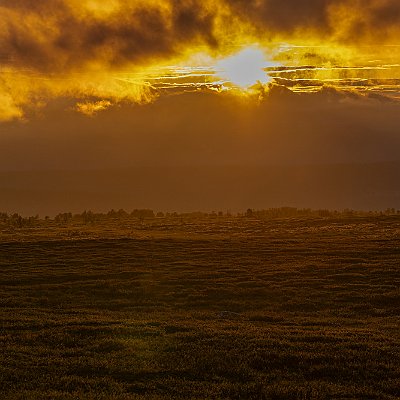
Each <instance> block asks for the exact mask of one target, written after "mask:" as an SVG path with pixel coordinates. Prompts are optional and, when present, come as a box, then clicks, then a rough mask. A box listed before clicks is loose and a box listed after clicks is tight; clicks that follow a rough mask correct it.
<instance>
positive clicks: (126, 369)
mask: <svg viewBox="0 0 400 400" xmlns="http://www.w3.org/2000/svg"><path fill="white" fill-rule="evenodd" d="M0 302H1V309H0V312H1V325H0V343H1V349H2V351H1V352H0V398H2V399H21V400H22V399H38V400H39V399H71V400H72V399H228V398H231V399H379V400H380V399H398V398H400V329H399V323H400V322H399V318H400V216H396V215H394V216H373V217H372V216H371V217H353V218H351V217H349V218H336V219H335V218H333V217H332V218H325V219H323V218H293V219H273V220H258V219H255V218H245V217H232V218H228V217H222V218H214V219H210V218H208V219H207V218H203V219H198V220H196V219H192V220H189V219H188V220H186V219H183V218H169V219H168V218H160V219H151V220H144V221H140V222H136V223H134V222H132V221H127V222H124V221H116V222H115V223H113V224H109V223H108V224H100V223H99V224H97V225H96V224H93V225H90V224H86V225H83V224H82V225H79V224H75V225H74V224H65V225H62V224H55V223H54V224H53V223H48V224H42V225H40V224H39V225H38V226H36V227H32V228H20V229H19V228H12V229H11V228H7V227H4V228H3V229H2V230H1V233H0Z"/></svg>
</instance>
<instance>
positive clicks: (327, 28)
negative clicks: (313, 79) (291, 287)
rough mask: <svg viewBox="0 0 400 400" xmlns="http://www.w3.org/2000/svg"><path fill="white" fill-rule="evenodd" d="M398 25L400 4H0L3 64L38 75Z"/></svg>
mask: <svg viewBox="0 0 400 400" xmlns="http://www.w3.org/2000/svg"><path fill="white" fill-rule="evenodd" d="M94 4H95V5H96V2H95V3H94ZM113 5H115V8H114V9H113V8H112V6H113ZM104 7H106V10H105V11H104V10H103V8H104ZM107 7H110V8H109V9H107ZM399 24H400V2H399V1H398V0H362V1H361V0H284V1H282V0H230V1H227V0H208V1H202V2H199V1H194V0H158V1H152V2H145V1H138V0H136V1H135V0H131V1H129V0H116V1H114V2H100V1H98V2H97V9H96V7H93V2H92V3H90V2H87V1H82V2H77V1H67V0H36V1H33V0H14V1H0V49H1V51H0V62H1V63H2V64H5V63H8V64H12V65H13V66H19V67H21V66H22V67H27V68H32V69H36V70H39V71H57V70H70V69H73V68H74V67H80V66H82V65H84V64H85V63H89V62H99V63H100V64H101V65H102V66H109V67H115V66H117V67H118V66H121V65H124V64H126V63H134V64H144V63H146V62H148V61H149V60H153V59H154V58H159V57H168V56H170V55H174V54H179V53H180V52H181V51H182V50H183V49H185V48H186V47H190V46H192V45H193V44H202V45H206V46H209V47H212V48H216V47H218V45H219V44H220V43H225V44H226V33H229V34H230V36H232V38H234V37H235V35H238V36H240V32H243V30H244V31H246V29H248V30H252V29H253V28H255V29H256V31H257V35H259V37H260V38H262V39H268V38H269V39H271V40H272V39H275V38H288V39H290V38H291V35H294V34H296V35H297V34H298V33H299V31H303V32H309V33H312V34H313V35H314V39H326V38H330V39H331V38H333V39H335V40H338V41H345V42H347V41H353V42H357V41H360V42H362V41H363V40H369V41H371V40H389V39H390V38H397V36H396V34H397V33H398V30H399ZM295 39H296V40H300V41H301V40H302V37H298V36H297V37H295Z"/></svg>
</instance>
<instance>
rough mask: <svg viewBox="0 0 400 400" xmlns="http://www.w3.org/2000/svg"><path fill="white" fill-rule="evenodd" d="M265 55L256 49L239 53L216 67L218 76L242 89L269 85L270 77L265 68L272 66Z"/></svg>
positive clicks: (247, 49) (246, 49)
mask: <svg viewBox="0 0 400 400" xmlns="http://www.w3.org/2000/svg"><path fill="white" fill-rule="evenodd" d="M271 65H272V64H271V63H268V62H267V60H266V58H265V55H264V53H263V52H262V51H261V50H260V49H258V48H256V47H247V48H245V49H244V50H242V51H240V52H239V53H237V54H235V55H233V56H231V57H228V58H224V59H222V60H221V61H219V62H218V63H217V65H216V70H217V74H218V75H219V76H220V77H221V78H223V79H226V80H227V81H229V82H230V83H232V84H233V85H234V86H237V87H239V88H242V89H247V88H249V87H251V86H253V85H255V84H256V83H258V82H260V83H268V82H269V81H270V77H269V76H268V75H267V74H266V72H265V71H264V68H267V67H269V66H271Z"/></svg>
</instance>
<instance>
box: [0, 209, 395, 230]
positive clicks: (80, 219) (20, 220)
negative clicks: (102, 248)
mask: <svg viewBox="0 0 400 400" xmlns="http://www.w3.org/2000/svg"><path fill="white" fill-rule="evenodd" d="M394 215H396V216H399V217H400V210H396V209H394V208H388V209H386V210H384V211H356V210H351V209H344V210H341V211H337V210H328V209H318V210H312V209H310V208H296V207H279V208H268V209H263V210H254V209H251V208H248V209H247V210H246V211H245V212H242V213H231V212H230V211H227V212H223V211H218V212H217V211H212V212H201V211H196V212H189V213H177V212H165V213H164V212H161V211H159V212H154V211H153V210H151V209H135V210H133V211H131V212H127V211H125V210H123V209H119V210H110V211H108V212H107V213H96V212H93V211H91V210H85V211H83V212H82V213H80V214H79V213H78V214H72V213H71V212H67V213H59V214H57V215H56V216H55V217H54V218H50V217H48V216H46V217H44V218H40V217H39V215H36V216H31V217H23V216H21V215H19V214H17V213H14V214H7V213H4V212H0V224H1V225H3V226H8V227H13V228H29V227H35V226H39V225H43V224H46V223H52V224H57V225H65V224H69V223H80V224H85V225H86V224H96V223H98V222H104V221H128V220H132V221H139V222H143V221H144V220H154V219H160V218H172V219H174V218H179V219H181V220H184V219H185V220H187V219H189V220H190V219H204V218H208V219H217V218H248V219H268V220H269V219H278V218H305V217H307V218H349V217H367V216H394Z"/></svg>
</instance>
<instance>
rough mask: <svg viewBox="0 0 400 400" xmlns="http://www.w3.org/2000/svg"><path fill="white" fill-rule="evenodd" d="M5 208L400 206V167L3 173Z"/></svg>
mask: <svg viewBox="0 0 400 400" xmlns="http://www.w3.org/2000/svg"><path fill="white" fill-rule="evenodd" d="M0 190H1V194H2V195H1V197H0V209H1V210H2V211H5V212H9V213H12V212H19V213H21V214H23V215H36V214H40V215H41V216H45V215H50V216H54V215H55V214H58V213H61V212H68V211H71V212H74V213H77V212H82V211H83V210H92V211H102V212H106V211H108V210H110V209H112V208H114V209H120V208H122V209H125V210H127V211H130V210H132V209H135V208H151V209H153V210H155V211H158V210H159V211H170V212H173V211H176V212H193V211H208V212H210V211H223V212H226V211H231V212H237V211H243V210H246V209H247V208H254V209H265V208H270V207H281V206H283V205H284V206H290V207H298V208H313V209H323V208H324V209H332V210H334V209H338V210H341V209H345V208H348V209H354V210H366V211H368V210H386V209H387V208H396V209H397V208H399V207H400V164H399V163H382V164H358V165H357V164H353V165H351V164H342V165H340V164H339V165H309V166H264V167H261V166H258V167H257V166H253V167H249V166H244V167H240V166H236V167H221V166H214V167H211V166H202V167H193V166H190V167H164V168H161V167H141V168H139V167H137V168H129V169H128V168H126V169H109V170H97V171H96V170H86V171H79V170H78V171H30V172H21V171H20V172H0Z"/></svg>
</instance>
